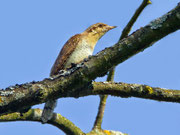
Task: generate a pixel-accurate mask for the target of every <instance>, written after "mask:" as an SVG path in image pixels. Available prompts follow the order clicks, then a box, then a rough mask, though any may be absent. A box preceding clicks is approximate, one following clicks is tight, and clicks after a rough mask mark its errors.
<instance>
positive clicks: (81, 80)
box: [0, 4, 180, 114]
mask: <svg viewBox="0 0 180 135" xmlns="http://www.w3.org/2000/svg"><path fill="white" fill-rule="evenodd" d="M178 29H180V4H179V5H178V6H177V7H176V8H175V9H173V10H171V11H170V12H168V13H167V14H165V15H163V16H162V17H160V18H158V19H156V20H154V21H152V22H151V23H150V24H148V25H146V26H145V27H143V28H141V29H139V30H137V31H136V32H134V33H133V34H131V35H130V36H129V37H127V38H125V39H123V40H121V41H120V42H118V43H116V44H115V45H114V46H112V47H109V48H106V49H105V50H103V51H101V52H100V53H98V54H97V55H95V56H92V57H90V58H89V59H88V61H84V62H83V63H81V64H78V65H76V66H75V67H72V68H71V69H69V70H68V71H65V72H64V73H61V74H60V75H58V76H56V77H55V78H48V79H45V80H43V81H40V82H36V83H35V82H32V83H28V84H24V85H20V86H19V85H16V86H14V87H9V88H7V89H6V90H1V91H0V114H4V113H9V112H14V111H17V110H18V109H22V108H26V107H29V106H32V105H35V104H39V103H43V102H46V101H47V100H48V99H57V98H60V97H80V96H81V95H80V94H79V93H81V92H82V91H83V90H84V88H85V87H86V86H88V84H89V82H90V81H91V80H94V79H95V78H96V77H99V76H103V75H105V74H106V73H107V72H108V70H109V69H110V68H112V67H113V66H116V65H117V64H119V63H122V62H123V61H125V60H127V59H128V58H130V57H132V56H133V55H135V54H137V53H138V52H141V51H143V50H144V49H145V48H147V47H149V46H151V45H152V44H153V43H155V42H156V41H158V40H160V39H162V38H163V37H165V36H166V35H168V34H170V33H172V32H174V31H176V30H178ZM98 94H101V93H98ZM132 94H133V93H132ZM86 95H88V93H87V94H86Z"/></svg>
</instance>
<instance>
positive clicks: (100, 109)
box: [93, 0, 151, 129]
mask: <svg viewBox="0 0 180 135" xmlns="http://www.w3.org/2000/svg"><path fill="white" fill-rule="evenodd" d="M148 4H151V1H150V0H143V2H142V3H141V5H140V6H139V7H138V9H137V10H136V12H135V13H134V15H133V16H132V18H131V19H130V21H129V22H128V24H127V25H126V27H125V28H124V29H123V31H122V34H121V37H120V39H119V41H120V40H122V39H123V38H125V37H127V36H128V34H129V32H130V30H131V28H132V26H133V25H134V23H135V22H136V20H137V18H138V17H139V15H140V14H141V12H142V11H143V9H144V8H145V7H146V6H147V5H148ZM114 74H115V67H112V68H111V69H110V71H109V74H108V77H107V81H111V82H113V81H114ZM107 97H108V95H101V96H100V104H99V107H98V113H97V116H96V120H95V122H94V126H93V129H96V128H97V129H101V125H102V120H103V117H104V110H105V107H106V102H107Z"/></svg>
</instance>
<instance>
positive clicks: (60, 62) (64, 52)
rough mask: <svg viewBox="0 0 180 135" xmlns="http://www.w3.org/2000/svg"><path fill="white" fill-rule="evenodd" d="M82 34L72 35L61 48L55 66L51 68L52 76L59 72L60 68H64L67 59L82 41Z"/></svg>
mask: <svg viewBox="0 0 180 135" xmlns="http://www.w3.org/2000/svg"><path fill="white" fill-rule="evenodd" d="M80 37H81V35H80V34H77V35H74V36H72V37H71V38H70V39H69V40H68V41H67V42H66V43H65V45H64V46H63V48H62V49H61V51H60V53H59V55H58V57H57V59H56V61H55V63H54V65H53V67H52V68H51V73H50V76H53V75H56V74H58V72H59V70H62V69H64V66H65V64H66V61H67V59H68V58H69V56H70V55H71V54H72V52H73V51H74V49H75V48H76V46H77V45H78V43H79V41H80Z"/></svg>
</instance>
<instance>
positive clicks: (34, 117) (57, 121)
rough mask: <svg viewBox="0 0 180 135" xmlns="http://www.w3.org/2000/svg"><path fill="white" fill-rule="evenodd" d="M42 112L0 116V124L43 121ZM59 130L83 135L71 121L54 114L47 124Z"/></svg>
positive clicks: (36, 110)
mask: <svg viewBox="0 0 180 135" xmlns="http://www.w3.org/2000/svg"><path fill="white" fill-rule="evenodd" d="M41 115H42V110H41V109H30V110H29V111H28V112H25V113H19V112H15V113H10V114H7V115H2V116H0V122H9V121H35V122H42V121H41ZM47 123H48V124H51V125H53V126H56V127H57V128H59V129H61V130H62V131H63V132H64V133H66V134H68V135H83V134H85V133H83V132H82V131H81V129H79V128H78V127H76V126H75V125H74V124H73V123H72V122H71V121H69V120H68V119H66V118H65V117H63V116H61V115H60V114H56V113H54V114H53V118H52V119H51V120H49V121H48V122H47Z"/></svg>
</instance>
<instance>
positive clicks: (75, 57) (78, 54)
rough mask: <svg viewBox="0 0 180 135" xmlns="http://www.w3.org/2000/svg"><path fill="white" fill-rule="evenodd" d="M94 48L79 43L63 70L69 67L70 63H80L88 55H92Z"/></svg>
mask: <svg viewBox="0 0 180 135" xmlns="http://www.w3.org/2000/svg"><path fill="white" fill-rule="evenodd" d="M93 51H94V48H92V47H91V46H90V45H89V44H88V43H87V42H86V41H81V42H80V43H79V44H78V45H77V47H76V48H75V49H74V51H73V52H72V54H71V55H70V56H69V58H68V60H67V62H66V64H65V68H67V67H69V66H70V65H71V63H76V64H77V63H80V62H82V61H83V60H84V59H85V58H88V56H89V55H92V54H93Z"/></svg>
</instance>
